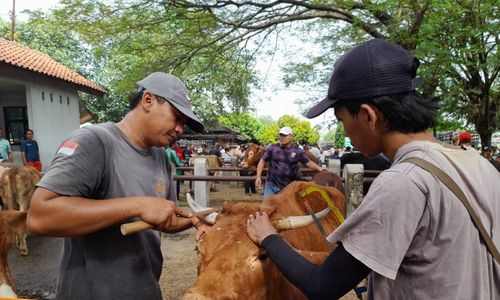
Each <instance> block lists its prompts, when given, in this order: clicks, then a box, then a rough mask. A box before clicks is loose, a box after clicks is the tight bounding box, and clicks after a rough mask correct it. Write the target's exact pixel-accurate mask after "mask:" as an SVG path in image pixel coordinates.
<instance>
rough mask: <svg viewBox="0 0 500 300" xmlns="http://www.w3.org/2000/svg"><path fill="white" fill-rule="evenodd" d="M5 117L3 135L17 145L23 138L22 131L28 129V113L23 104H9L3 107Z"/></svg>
mask: <svg viewBox="0 0 500 300" xmlns="http://www.w3.org/2000/svg"><path fill="white" fill-rule="evenodd" d="M3 115H4V117H5V127H4V135H5V138H6V139H7V140H9V141H10V143H11V144H14V145H18V144H20V143H21V140H22V139H23V138H24V131H25V130H26V129H28V128H29V127H28V113H27V109H26V107H25V106H11V107H4V108H3Z"/></svg>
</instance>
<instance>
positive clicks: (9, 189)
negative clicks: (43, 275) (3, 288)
mask: <svg viewBox="0 0 500 300" xmlns="http://www.w3.org/2000/svg"><path fill="white" fill-rule="evenodd" d="M40 177H41V174H40V172H38V170H36V169H34V168H31V167H24V166H23V167H21V166H17V165H15V164H11V163H8V164H0V197H2V200H3V204H4V207H5V209H6V210H18V211H28V208H29V204H30V199H31V196H32V195H33V192H34V191H35V186H36V184H37V183H38V181H40ZM16 245H17V247H18V249H19V253H20V254H21V255H22V256H26V255H28V245H27V244H26V231H24V232H21V233H19V234H17V235H16Z"/></svg>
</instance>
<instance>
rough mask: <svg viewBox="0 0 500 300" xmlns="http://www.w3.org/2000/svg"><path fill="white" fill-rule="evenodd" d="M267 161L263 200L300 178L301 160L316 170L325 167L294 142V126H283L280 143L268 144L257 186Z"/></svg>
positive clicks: (259, 169) (259, 184) (256, 179)
mask: <svg viewBox="0 0 500 300" xmlns="http://www.w3.org/2000/svg"><path fill="white" fill-rule="evenodd" d="M266 162H269V166H268V170H267V179H266V185H265V186H264V196H263V202H265V201H266V200H267V198H268V197H269V196H271V195H275V194H277V193H279V192H280V191H281V190H282V189H283V188H284V187H285V186H287V185H288V184H289V183H290V182H292V181H294V180H300V172H299V168H298V166H297V164H298V163H299V162H301V163H303V164H304V165H306V166H307V167H308V168H311V169H313V170H315V171H318V172H320V171H322V170H323V168H321V167H320V166H318V165H317V164H315V163H314V162H313V161H310V160H309V159H308V158H307V156H306V155H305V154H304V150H303V149H300V148H299V147H298V146H297V145H295V144H292V128H290V127H283V128H281V129H280V131H279V143H277V144H272V145H270V146H268V147H267V148H266V150H265V152H264V155H263V156H262V158H261V159H260V161H259V164H258V165H257V175H256V177H255V186H256V187H257V188H260V186H261V184H262V179H261V176H262V171H263V170H264V166H265V164H266Z"/></svg>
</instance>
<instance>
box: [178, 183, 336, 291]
mask: <svg viewBox="0 0 500 300" xmlns="http://www.w3.org/2000/svg"><path fill="white" fill-rule="evenodd" d="M309 186H314V184H313V183H310V182H303V181H295V182H292V183H291V184H289V185H288V186H287V187H285V189H283V190H282V192H281V193H279V194H277V195H273V196H271V197H269V199H268V202H267V205H257V204H248V203H236V204H230V203H225V204H224V207H223V210H222V211H221V212H220V213H219V215H218V216H217V217H216V219H215V224H214V225H213V226H212V228H211V229H210V230H208V231H207V232H206V233H205V235H204V236H202V237H201V238H200V239H199V241H198V243H197V250H198V279H197V280H196V282H195V283H194V285H193V286H192V287H191V288H190V289H189V290H188V291H187V293H186V294H185V295H184V298H183V299H185V300H194V299H305V296H304V295H303V294H302V292H301V291H300V290H298V289H297V288H295V287H294V286H293V285H291V284H290V283H289V282H288V281H287V280H286V279H285V278H284V277H283V276H282V275H281V273H280V272H279V271H278V269H277V268H276V267H275V266H274V265H273V263H272V262H271V261H270V259H269V258H267V256H266V255H265V253H264V252H263V250H262V249H261V248H259V247H258V246H257V245H255V244H254V243H253V242H252V241H251V240H250V238H249V237H248V235H247V234H246V221H247V219H248V216H249V215H250V214H253V213H255V212H257V211H261V212H264V211H265V212H267V213H268V214H269V215H270V218H271V220H272V221H273V223H274V224H277V222H278V221H279V220H281V219H282V218H283V216H292V215H294V216H296V215H307V214H308V212H307V209H306V206H305V204H304V201H306V202H307V203H308V204H309V206H310V207H311V208H312V209H313V210H314V211H316V212H318V211H320V210H323V209H324V208H326V207H327V205H326V203H325V201H324V200H323V198H322V197H321V195H320V194H319V193H311V194H309V195H308V196H306V197H305V198H304V199H302V197H301V196H300V193H301V191H304V190H305V189H306V188H308V187H309ZM324 189H325V191H326V192H327V193H328V195H329V197H330V198H331V199H332V201H333V203H334V204H335V205H336V207H338V209H339V210H340V211H341V212H343V207H344V196H343V195H342V193H340V191H338V190H337V189H334V188H331V187H324ZM320 222H321V224H322V226H323V228H324V229H325V231H326V232H332V231H333V230H334V229H335V228H337V227H338V225H339V224H340V222H339V221H338V220H337V219H336V218H335V216H334V215H333V214H332V213H328V214H327V216H326V217H324V218H323V219H322V220H321V221H320ZM280 235H281V236H282V237H283V238H284V239H285V240H286V241H287V242H288V243H289V244H290V245H291V246H292V247H294V248H295V249H297V251H298V252H299V253H300V254H301V255H302V256H304V257H305V258H306V259H308V260H309V261H311V262H313V263H316V264H318V263H320V262H322V261H323V260H324V259H325V258H326V256H327V255H328V252H329V251H330V249H329V245H328V244H327V243H326V242H325V240H324V237H323V236H322V235H321V234H320V232H319V230H318V228H317V227H316V226H315V225H312V224H311V225H307V226H305V227H303V228H300V229H294V230H287V231H281V232H280Z"/></svg>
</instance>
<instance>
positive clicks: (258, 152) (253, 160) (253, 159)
mask: <svg viewBox="0 0 500 300" xmlns="http://www.w3.org/2000/svg"><path fill="white" fill-rule="evenodd" d="M264 152H265V149H264V147H262V146H259V145H257V144H249V145H248V147H247V149H246V151H245V156H243V160H242V161H241V167H242V168H249V169H254V168H256V167H257V164H258V163H259V160H260V159H261V158H262V156H263V155H264Z"/></svg>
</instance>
